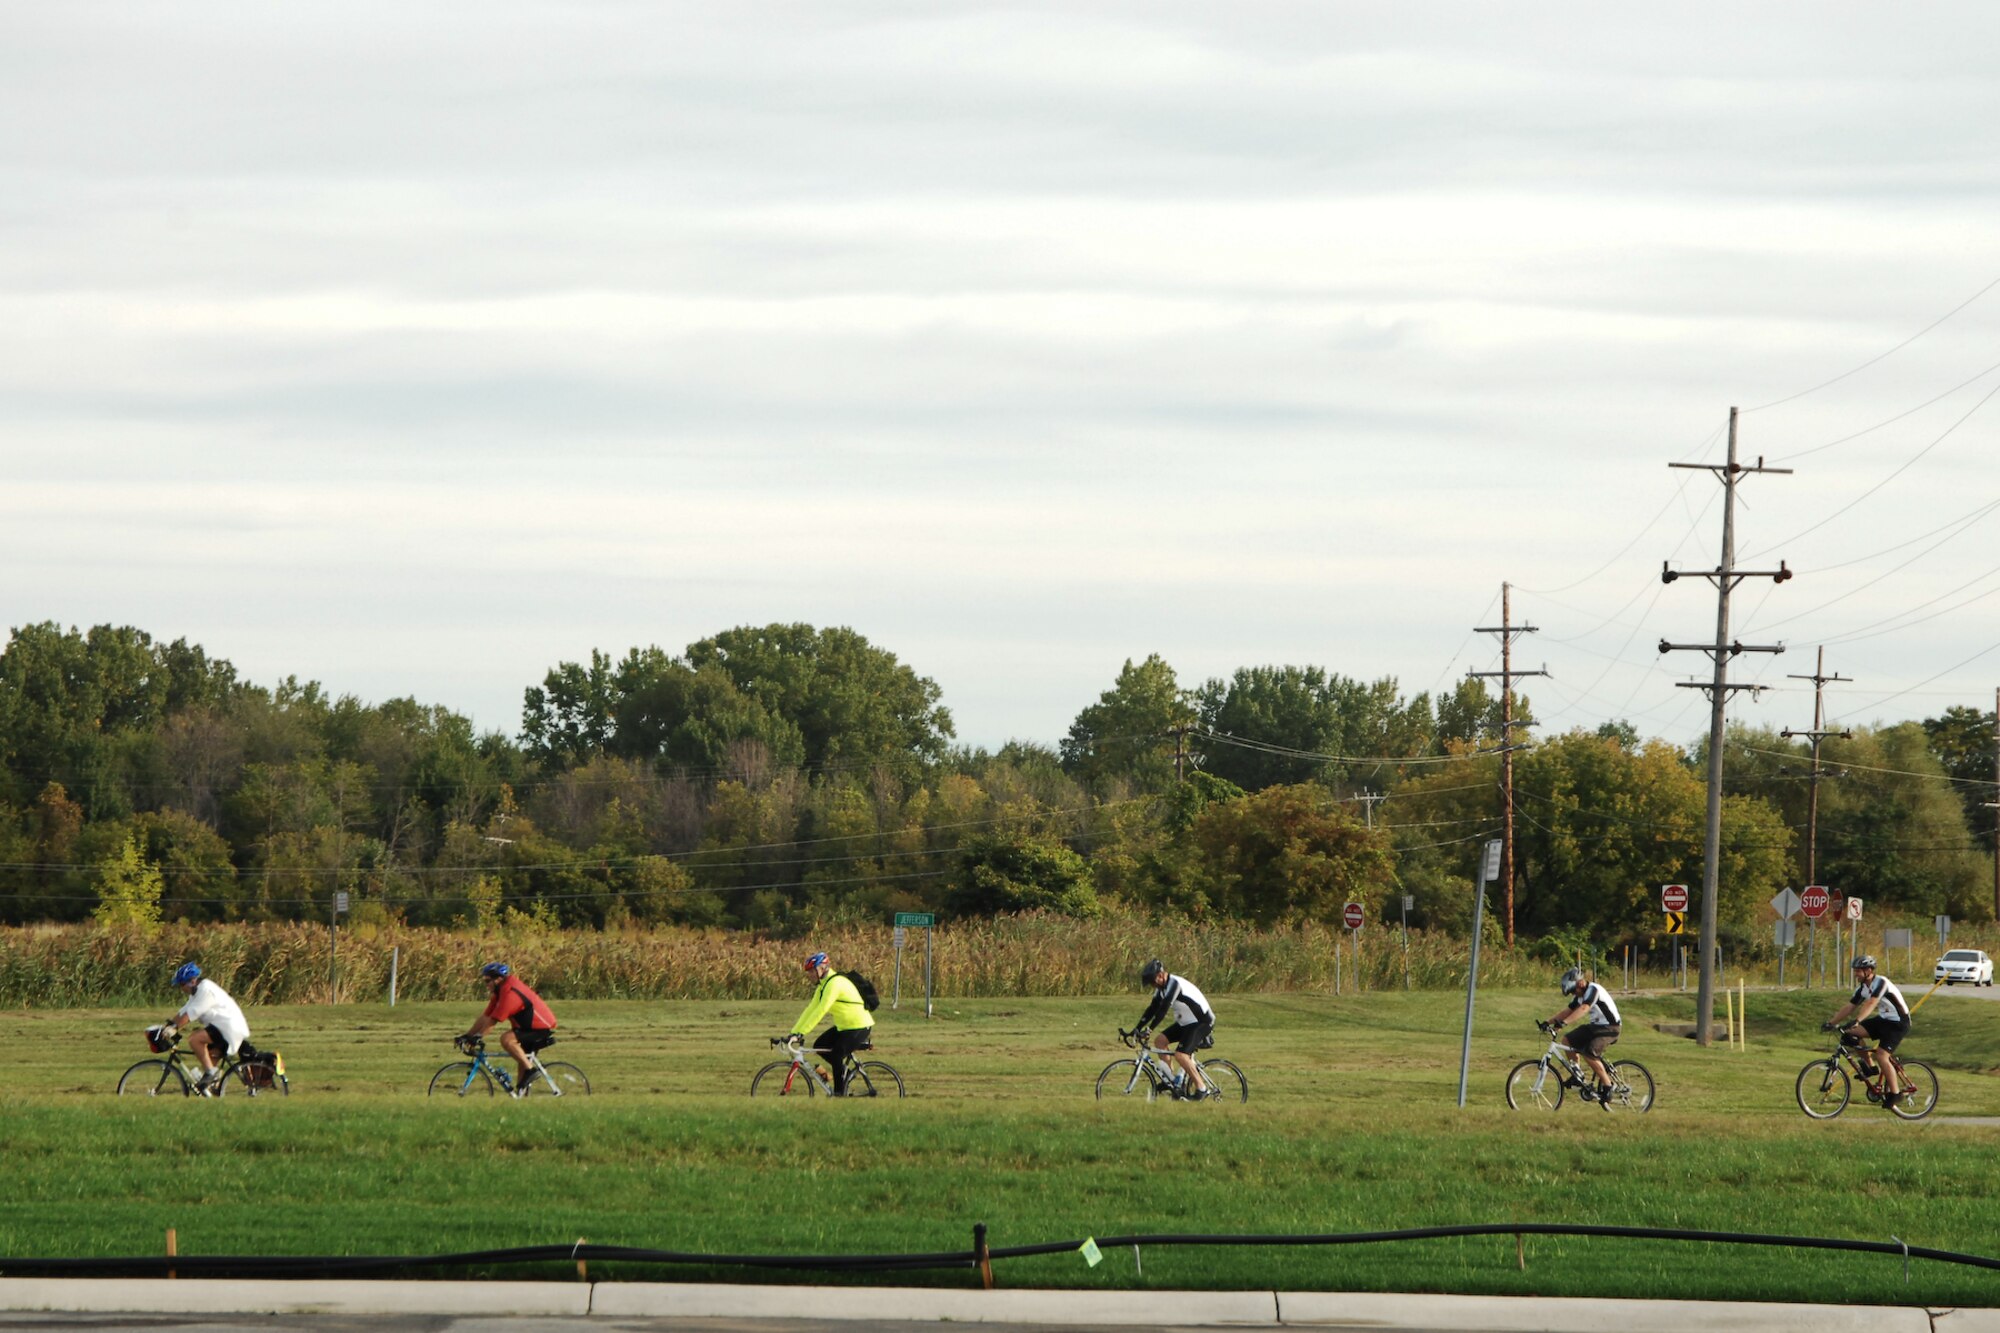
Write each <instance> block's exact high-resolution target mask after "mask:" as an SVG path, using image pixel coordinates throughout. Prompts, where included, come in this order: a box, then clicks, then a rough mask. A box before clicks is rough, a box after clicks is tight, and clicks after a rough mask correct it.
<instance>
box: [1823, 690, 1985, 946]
mask: <svg viewBox="0 0 2000 1333" xmlns="http://www.w3.org/2000/svg"><path fill="white" fill-rule="evenodd" d="M1820 753H1821V755H1822V757H1823V758H1824V759H1826V760H1827V761H1828V762H1829V763H1830V764H1831V765H1833V766H1834V767H1835V768H1836V770H1837V771H1839V772H1840V773H1842V775H1843V776H1841V777H1840V778H1838V779H1837V780H1834V781H1830V782H1827V783H1825V784H1823V785H1822V787H1821V789H1820V811H1819V836H1820V854H1819V864H1820V874H1821V879H1822V882H1823V883H1826V884H1829V885H1832V886H1833V887H1835V888H1838V889H1840V890H1842V891H1843V892H1845V893H1847V894H1849V895H1852V896H1858V897H1862V898H1866V899H1869V900H1870V901H1871V904H1874V905H1879V906H1882V907H1891V908H1900V909H1902V910H1904V911H1908V912H1917V913H1921V914H1923V915H1925V916H1930V915H1934V914H1937V913H1949V914H1951V915H1952V916H1955V917H1960V918H1965V919H1971V920H1979V919H1984V918H1986V917H1989V916H1991V915H1992V911H1993V903H1992V885H1991V878H1990V876H1991V870H1990V867H1991V864H1992V863H1991V862H1990V861H1988V860H1987V859H1986V856H1985V855H1984V854H1983V849H1982V848H1981V847H1980V846H1979V844H1978V843H1977V842H1975V840H1974V838H1973V835H1972V831H1971V829H1970V828H1969V827H1968V825H1967V823H1966V812H1965V806H1964V804H1963V802H1962V801H1961V800H1960V799H1959V798H1958V796H1957V795H1956V794H1955V793H1954V792H1953V791H1952V784H1951V783H1950V782H1948V781H1947V780H1946V777H1947V775H1946V773H1945V771H1944V769H1943V767H1942V765H1940V764H1939V762H1938V759H1937V757H1936V755H1935V754H1934V753H1933V750H1932V742H1931V739H1930V737H1929V736H1928V735H1927V734H1926V731H1925V729H1924V727H1923V726H1922V725H1921V724H1919V723H1915V722H1905V723H1900V724H1898V725H1896V726H1893V727H1885V728H1882V729H1880V730H1869V731H1857V732H1856V733H1855V734H1854V737H1853V739H1852V740H1843V739H1841V738H1838V737H1830V738H1828V740H1827V741H1826V743H1825V745H1824V746H1823V747H1822V749H1821V752H1820Z"/></svg>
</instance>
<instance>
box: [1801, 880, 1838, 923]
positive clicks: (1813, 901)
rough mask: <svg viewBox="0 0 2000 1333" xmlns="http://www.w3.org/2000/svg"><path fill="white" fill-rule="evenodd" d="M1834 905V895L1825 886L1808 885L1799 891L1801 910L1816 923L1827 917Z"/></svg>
mask: <svg viewBox="0 0 2000 1333" xmlns="http://www.w3.org/2000/svg"><path fill="white" fill-rule="evenodd" d="M1832 903H1833V895H1832V894H1830V893H1828V892H1827V891H1826V885H1824V884H1808V885H1806V886H1805V887H1804V888H1803V889H1800V890H1799V910H1800V911H1801V912H1804V913H1805V914H1806V915H1807V916H1808V917H1810V918H1811V919H1813V920H1815V921H1817V920H1819V918H1821V917H1823V916H1825V915H1826V909H1827V908H1828V907H1829V906H1831V905H1832Z"/></svg>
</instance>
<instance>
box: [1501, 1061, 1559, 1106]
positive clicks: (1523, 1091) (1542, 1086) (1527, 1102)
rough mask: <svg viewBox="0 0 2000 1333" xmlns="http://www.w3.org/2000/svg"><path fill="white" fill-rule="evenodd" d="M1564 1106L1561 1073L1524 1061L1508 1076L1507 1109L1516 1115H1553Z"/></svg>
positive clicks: (1535, 1062) (1551, 1068) (1536, 1063)
mask: <svg viewBox="0 0 2000 1333" xmlns="http://www.w3.org/2000/svg"><path fill="white" fill-rule="evenodd" d="M1562 1104H1563V1076H1562V1071H1561V1070H1560V1069H1557V1068H1555V1067H1554V1066H1551V1065H1544V1064H1543V1063H1542V1062H1541V1061H1540V1060H1523V1061H1521V1063H1520V1064H1518V1065H1515V1066H1514V1069H1513V1072H1512V1073H1510V1074H1508V1075H1507V1105H1509V1106H1511V1107H1513V1108H1514V1109H1515V1110H1516V1111H1553V1110H1555V1109H1556V1108H1557V1107H1558V1106H1561V1105H1562Z"/></svg>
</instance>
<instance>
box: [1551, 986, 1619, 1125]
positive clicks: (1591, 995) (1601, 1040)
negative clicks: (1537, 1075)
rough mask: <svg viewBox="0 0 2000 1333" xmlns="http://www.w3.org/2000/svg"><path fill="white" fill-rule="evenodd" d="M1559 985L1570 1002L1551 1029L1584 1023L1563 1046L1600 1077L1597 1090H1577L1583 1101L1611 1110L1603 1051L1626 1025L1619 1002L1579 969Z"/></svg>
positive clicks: (1570, 1035) (1609, 1076)
mask: <svg viewBox="0 0 2000 1333" xmlns="http://www.w3.org/2000/svg"><path fill="white" fill-rule="evenodd" d="M1556 984H1557V985H1558V986H1560V987H1562V993H1563V998H1564V999H1565V1000H1567V1001H1569V1003H1568V1004H1567V1005H1566V1006H1565V1007H1564V1008H1563V1010H1562V1012H1560V1013H1558V1014H1556V1015H1555V1016H1554V1017H1552V1018H1550V1019H1549V1028H1550V1029H1551V1030H1552V1031H1553V1030H1556V1029H1559V1028H1561V1027H1562V1026H1563V1025H1564V1024H1565V1023H1570V1022H1574V1021H1575V1020H1577V1019H1582V1020H1583V1022H1582V1024H1581V1026H1579V1027H1578V1028H1577V1030H1576V1031H1574V1032H1571V1033H1569V1034H1568V1035H1566V1036H1565V1037H1564V1038H1563V1044H1564V1045H1565V1046H1567V1047H1569V1048H1570V1049H1571V1050H1572V1051H1575V1052H1576V1053H1577V1054H1578V1055H1580V1056H1582V1057H1583V1058H1584V1061H1585V1062H1586V1063H1587V1064H1589V1066H1590V1072H1591V1073H1593V1074H1595V1075H1597V1087H1596V1089H1595V1090H1592V1089H1590V1088H1581V1089H1579V1090H1578V1091H1579V1092H1580V1093H1581V1094H1582V1096H1583V1099H1584V1100H1585V1101H1594V1102H1596V1103H1597V1104H1598V1105H1599V1106H1602V1107H1603V1108H1604V1109H1605V1110H1607V1111H1608V1110H1610V1109H1611V1074H1610V1071H1608V1070H1607V1069H1605V1067H1604V1050H1605V1048H1606V1047H1607V1046H1609V1045H1611V1043H1613V1042H1615V1041H1617V1040H1618V1033H1619V1030H1620V1027H1621V1025H1622V1024H1623V1022H1624V1020H1623V1019H1622V1018H1621V1017H1620V1016H1619V1013H1618V1003H1617V1001H1615V1000H1613V999H1612V998H1611V992H1610V991H1608V990H1606V989H1604V987H1602V986H1600V985H1598V984H1597V983H1596V982H1594V981H1591V980H1589V979H1587V978H1586V977H1585V976H1584V973H1583V969H1582V968H1580V967H1572V968H1571V969H1570V970H1569V971H1567V972H1565V973H1563V974H1562V978H1561V979H1560V980H1559V981H1557V982H1556Z"/></svg>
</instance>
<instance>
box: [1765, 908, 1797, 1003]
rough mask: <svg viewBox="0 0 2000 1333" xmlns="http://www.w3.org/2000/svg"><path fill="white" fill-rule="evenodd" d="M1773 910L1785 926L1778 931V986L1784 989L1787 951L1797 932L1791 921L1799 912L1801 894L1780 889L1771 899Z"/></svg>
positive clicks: (1779, 922) (1779, 921)
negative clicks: (1792, 927)
mask: <svg viewBox="0 0 2000 1333" xmlns="http://www.w3.org/2000/svg"><path fill="white" fill-rule="evenodd" d="M1771 910H1772V911H1774V912H1776V913H1777V914H1778V924H1779V925H1781V926H1783V927H1785V929H1783V930H1780V931H1779V932H1778V935H1779V939H1778V986H1779V988H1780V989H1783V987H1784V984H1785V953H1786V951H1787V950H1789V949H1790V948H1791V947H1792V936H1793V935H1794V933H1795V932H1794V931H1793V930H1792V929H1791V923H1792V918H1793V917H1794V916H1796V915H1797V914H1798V910H1799V895H1798V894H1796V893H1793V892H1792V891H1791V890H1790V889H1779V890H1778V892H1777V894H1776V895H1775V896H1774V897H1773V898H1772V899H1771Z"/></svg>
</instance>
